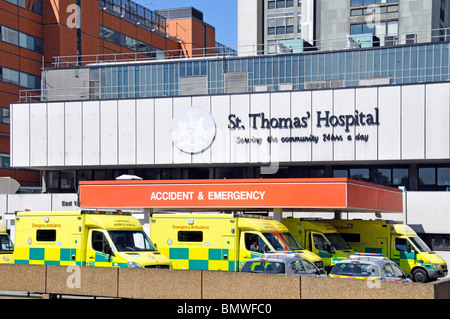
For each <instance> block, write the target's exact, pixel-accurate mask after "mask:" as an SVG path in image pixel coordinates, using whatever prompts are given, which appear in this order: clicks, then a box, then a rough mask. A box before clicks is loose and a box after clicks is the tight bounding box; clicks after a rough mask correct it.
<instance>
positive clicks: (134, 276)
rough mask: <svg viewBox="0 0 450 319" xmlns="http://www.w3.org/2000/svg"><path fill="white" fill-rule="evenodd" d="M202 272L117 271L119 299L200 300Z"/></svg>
mask: <svg viewBox="0 0 450 319" xmlns="http://www.w3.org/2000/svg"><path fill="white" fill-rule="evenodd" d="M201 283H202V271H199V270H166V269H127V268H120V269H119V291H118V296H119V297H120V298H145V299H201V298H202V285H201Z"/></svg>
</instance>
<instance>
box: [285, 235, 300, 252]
mask: <svg viewBox="0 0 450 319" xmlns="http://www.w3.org/2000/svg"><path fill="white" fill-rule="evenodd" d="M281 236H282V238H283V239H284V240H285V241H286V242H287V243H288V244H289V246H291V248H292V250H305V248H303V246H302V245H301V244H300V243H299V242H298V241H297V239H295V238H294V236H292V235H291V233H281Z"/></svg>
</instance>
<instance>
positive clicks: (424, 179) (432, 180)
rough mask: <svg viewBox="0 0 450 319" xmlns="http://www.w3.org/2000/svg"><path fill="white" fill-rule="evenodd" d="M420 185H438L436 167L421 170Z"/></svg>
mask: <svg viewBox="0 0 450 319" xmlns="http://www.w3.org/2000/svg"><path fill="white" fill-rule="evenodd" d="M419 184H420V185H435V184H436V169H435V168H434V167H422V168H419Z"/></svg>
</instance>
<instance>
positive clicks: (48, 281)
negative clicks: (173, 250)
mask: <svg viewBox="0 0 450 319" xmlns="http://www.w3.org/2000/svg"><path fill="white" fill-rule="evenodd" d="M0 277H1V278H4V280H1V281H0V291H21V292H35V293H43V294H53V295H60V294H61V295H80V296H102V297H113V298H136V299H138V298H144V299H268V300H269V299H271V300H274V299H448V298H449V297H450V281H449V280H439V281H437V282H434V283H428V284H417V283H399V282H379V283H377V284H375V283H371V282H366V281H365V280H354V279H340V278H339V279H338V278H327V277H323V278H318V277H300V276H280V275H266V274H250V273H247V274H244V273H229V272H220V271H191V270H162V269H121V268H91V267H63V266H37V265H34V266H29V265H0Z"/></svg>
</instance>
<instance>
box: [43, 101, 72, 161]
mask: <svg viewBox="0 0 450 319" xmlns="http://www.w3.org/2000/svg"><path fill="white" fill-rule="evenodd" d="M47 108H48V119H47V120H48V126H47V129H48V133H47V134H48V140H47V142H48V145H47V147H48V165H49V166H64V153H65V139H64V133H65V116H64V108H65V107H64V103H49V104H48V107H47ZM68 124H69V123H68ZM69 125H70V124H69ZM67 147H70V144H69V145H67Z"/></svg>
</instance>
